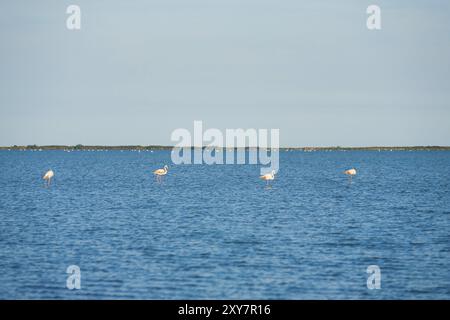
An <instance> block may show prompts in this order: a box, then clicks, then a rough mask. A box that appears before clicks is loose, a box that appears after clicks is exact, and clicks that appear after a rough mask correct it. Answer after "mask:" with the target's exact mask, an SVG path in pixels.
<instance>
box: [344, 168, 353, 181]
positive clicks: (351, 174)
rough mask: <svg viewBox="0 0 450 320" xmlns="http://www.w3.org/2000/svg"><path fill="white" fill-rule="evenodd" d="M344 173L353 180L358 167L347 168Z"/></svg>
mask: <svg viewBox="0 0 450 320" xmlns="http://www.w3.org/2000/svg"><path fill="white" fill-rule="evenodd" d="M344 173H345V174H346V175H347V176H348V178H349V181H350V182H352V177H353V176H356V169H354V168H352V169H348V170H345V171H344Z"/></svg>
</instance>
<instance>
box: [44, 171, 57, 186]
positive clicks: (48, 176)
mask: <svg viewBox="0 0 450 320" xmlns="http://www.w3.org/2000/svg"><path fill="white" fill-rule="evenodd" d="M54 175H55V173H54V172H53V170H48V171H47V172H46V173H45V174H44V176H43V177H42V179H44V180H46V181H47V187H49V186H50V181H51V180H52V178H53V176H54Z"/></svg>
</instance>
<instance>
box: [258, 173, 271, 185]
mask: <svg viewBox="0 0 450 320" xmlns="http://www.w3.org/2000/svg"><path fill="white" fill-rule="evenodd" d="M259 178H260V179H262V180H266V182H267V185H269V181H270V180H274V179H275V170H272V171H271V172H270V173H266V174H265V175H262V176H260V177H259Z"/></svg>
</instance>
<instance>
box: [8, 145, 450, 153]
mask: <svg viewBox="0 0 450 320" xmlns="http://www.w3.org/2000/svg"><path fill="white" fill-rule="evenodd" d="M173 148H182V147H174V146H161V145H149V146H141V145H127V146H101V145H89V146H88V145H86V146H85V145H75V146H71V145H46V146H38V145H27V146H17V145H14V146H3V147H0V150H22V151H23V150H34V151H36V150H37V151H39V150H63V151H87V150H112V151H114V150H140V151H146V150H172V149H173ZM188 148H189V147H188ZM191 148H194V147H191ZM195 148H198V147H195ZM203 148H207V149H214V148H216V149H225V148H221V147H211V146H210V147H203ZM234 149H244V148H237V147H234ZM245 149H252V150H254V149H257V148H256V147H246V148H245ZM277 149H279V150H280V151H306V152H310V151H421V150H422V151H432V150H433V151H434V150H435V151H450V146H405V147H398V146H397V147H386V146H374V147H280V148H277Z"/></svg>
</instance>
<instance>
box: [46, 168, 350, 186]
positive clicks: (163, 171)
mask: <svg viewBox="0 0 450 320" xmlns="http://www.w3.org/2000/svg"><path fill="white" fill-rule="evenodd" d="M168 172H169V166H167V165H165V166H164V167H163V168H161V169H156V170H155V171H153V174H154V175H155V177H156V181H157V182H158V183H161V182H162V179H163V177H164V176H165V175H167V173H168ZM275 173H276V172H275V170H272V171H271V172H270V173H266V174H264V175H262V176H259V178H260V179H261V180H264V181H266V183H267V185H269V183H270V181H272V180H275ZM344 174H346V175H347V176H348V177H349V180H350V182H351V180H352V177H353V176H355V175H356V169H354V168H352V169H348V170H345V171H344ZM54 175H55V173H54V172H53V170H49V171H47V172H46V173H45V174H44V176H43V177H42V179H44V180H45V182H46V186H47V187H49V186H50V183H51V180H52V178H53V177H54Z"/></svg>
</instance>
